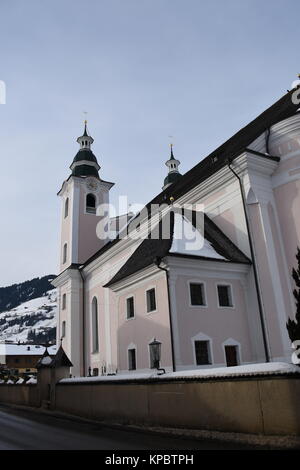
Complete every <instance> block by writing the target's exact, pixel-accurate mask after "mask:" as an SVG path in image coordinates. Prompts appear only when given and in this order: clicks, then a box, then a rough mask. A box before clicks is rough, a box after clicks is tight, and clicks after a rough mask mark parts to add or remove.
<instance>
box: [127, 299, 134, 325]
mask: <svg viewBox="0 0 300 470" xmlns="http://www.w3.org/2000/svg"><path fill="white" fill-rule="evenodd" d="M129 299H133V315H132V316H130V317H129V316H128V300H129ZM125 311H126V320H133V319H134V318H135V296H134V295H128V296H127V297H126V298H125Z"/></svg>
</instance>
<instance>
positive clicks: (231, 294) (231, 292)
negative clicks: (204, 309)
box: [216, 282, 235, 309]
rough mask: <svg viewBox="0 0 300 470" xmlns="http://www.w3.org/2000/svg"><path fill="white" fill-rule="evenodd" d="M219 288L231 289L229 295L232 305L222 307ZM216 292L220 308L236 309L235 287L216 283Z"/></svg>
mask: <svg viewBox="0 0 300 470" xmlns="http://www.w3.org/2000/svg"><path fill="white" fill-rule="evenodd" d="M218 286H222V287H229V289H230V292H229V293H230V295H229V300H231V305H220V298H219V290H218ZM216 292H217V301H218V308H231V309H235V302H234V296H233V286H232V284H231V283H230V282H217V283H216Z"/></svg>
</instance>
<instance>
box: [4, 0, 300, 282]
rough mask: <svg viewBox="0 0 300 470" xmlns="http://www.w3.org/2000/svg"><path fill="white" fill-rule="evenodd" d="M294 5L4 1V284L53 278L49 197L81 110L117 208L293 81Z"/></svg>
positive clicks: (155, 186)
mask: <svg viewBox="0 0 300 470" xmlns="http://www.w3.org/2000/svg"><path fill="white" fill-rule="evenodd" d="M299 16H300V4H299V2H298V1H293V0H282V1H277V0H264V1H261V0H259V1H256V0H226V1H224V0H215V1H213V0H209V1H208V0H207V1H204V0H84V1H78V0H59V1H58V0H48V1H46V0H44V1H41V0H26V1H25V0H0V80H3V81H5V83H6V87H7V102H6V104H5V105H2V104H0V143H1V145H0V158H1V186H0V210H1V230H0V262H1V265H0V266H1V270H0V286H4V285H9V284H12V283H14V282H19V281H23V280H26V279H30V278H32V277H36V276H42V275H45V274H50V273H53V274H55V273H57V264H58V243H59V222H60V221H59V215H60V203H59V199H58V198H57V196H56V193H57V191H58V189H59V188H60V186H61V184H62V182H63V180H64V179H65V178H67V177H68V175H69V165H70V164H71V162H72V159H73V157H74V155H75V153H76V152H77V148H78V144H77V143H76V138H77V136H79V135H81V133H82V128H83V120H84V114H83V111H88V121H89V129H90V132H91V134H92V136H93V137H94V139H95V143H94V147H93V149H94V153H95V154H96V156H97V158H98V161H99V164H100V165H101V173H100V175H101V177H102V178H103V179H106V180H109V181H114V182H115V183H116V185H115V186H114V188H113V189H112V191H111V198H112V201H114V202H115V201H117V197H118V196H119V195H128V198H129V201H130V202H131V203H136V202H138V203H146V202H148V201H149V200H150V199H152V197H153V196H154V195H156V194H157V193H158V192H160V190H161V186H162V183H163V178H164V177H165V175H166V172H167V168H166V167H165V165H164V163H165V161H166V159H167V158H168V155H169V142H170V138H169V137H168V136H170V135H172V136H174V137H173V139H172V140H173V142H174V153H175V156H176V157H177V158H178V159H179V160H180V161H181V166H180V170H181V172H186V171H187V170H188V169H190V168H191V167H192V166H194V165H195V164H196V163H197V162H199V161H200V160H201V159H202V158H204V157H205V156H206V155H207V154H208V153H209V152H210V151H212V150H213V149H214V148H216V147H217V146H218V145H220V144H221V143H222V142H223V141H225V140H226V139H227V138H228V137H230V136H231V135H232V134H233V133H235V132H236V131H237V130H239V129H240V128H241V127H243V126H244V125H245V124H247V122H249V121H250V120H252V119H253V118H254V117H255V116H256V115H258V114H259V113H260V112H262V111H263V110H264V109H265V108H266V107H268V106H270V105H271V104H272V103H273V102H274V101H275V100H277V99H278V98H279V97H280V96H282V95H283V94H284V93H285V92H286V90H287V89H288V88H290V85H291V82H292V81H293V80H294V79H295V78H296V75H297V73H298V72H300V60H299V46H298V44H299Z"/></svg>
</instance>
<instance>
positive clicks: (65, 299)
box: [62, 294, 67, 310]
mask: <svg viewBox="0 0 300 470" xmlns="http://www.w3.org/2000/svg"><path fill="white" fill-rule="evenodd" d="M66 307H67V295H66V294H63V297H62V309H63V310H65V309H66Z"/></svg>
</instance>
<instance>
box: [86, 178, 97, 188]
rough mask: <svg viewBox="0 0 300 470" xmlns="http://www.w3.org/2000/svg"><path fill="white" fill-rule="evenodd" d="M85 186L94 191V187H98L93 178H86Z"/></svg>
mask: <svg viewBox="0 0 300 470" xmlns="http://www.w3.org/2000/svg"><path fill="white" fill-rule="evenodd" d="M86 186H87V188H88V189H90V190H91V191H96V189H97V188H98V184H97V181H95V180H94V179H93V178H87V180H86Z"/></svg>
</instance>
